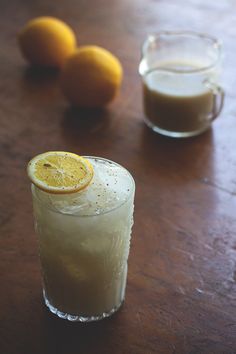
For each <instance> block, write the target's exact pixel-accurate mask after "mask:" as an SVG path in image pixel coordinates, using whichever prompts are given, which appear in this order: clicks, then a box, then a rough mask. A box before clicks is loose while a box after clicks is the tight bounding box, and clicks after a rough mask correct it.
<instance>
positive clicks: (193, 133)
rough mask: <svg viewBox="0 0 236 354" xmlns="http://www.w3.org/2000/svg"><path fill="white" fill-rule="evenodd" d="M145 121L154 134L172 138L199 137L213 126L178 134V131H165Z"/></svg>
mask: <svg viewBox="0 0 236 354" xmlns="http://www.w3.org/2000/svg"><path fill="white" fill-rule="evenodd" d="M144 121H145V123H146V125H147V126H148V127H149V128H151V129H152V130H153V131H154V132H156V133H159V134H161V135H165V136H168V137H170V138H190V137H191V136H197V135H200V134H202V133H204V132H205V131H206V130H208V129H209V128H210V126H211V125H206V126H204V127H203V128H201V129H199V130H194V131H188V132H177V131H171V130H165V129H162V128H159V127H157V126H156V125H154V124H153V123H151V122H150V121H149V120H147V119H145V120H144Z"/></svg>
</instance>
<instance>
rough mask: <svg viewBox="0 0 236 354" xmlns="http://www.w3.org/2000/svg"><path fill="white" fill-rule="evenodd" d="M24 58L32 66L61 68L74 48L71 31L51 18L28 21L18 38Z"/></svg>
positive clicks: (74, 41)
mask: <svg viewBox="0 0 236 354" xmlns="http://www.w3.org/2000/svg"><path fill="white" fill-rule="evenodd" d="M18 41H19V46H20V49H21V52H22V54H23V56H24V58H25V59H26V60H27V61H28V62H30V63H31V64H33V65H39V66H52V67H61V66H62V65H63V64H64V62H65V60H66V58H67V57H68V56H69V55H71V54H72V53H73V52H74V50H75V48H76V38H75V34H74V32H73V31H72V29H71V28H70V27H69V26H68V25H67V24H66V23H64V22H62V21H61V20H58V19H56V18H53V17H38V18H35V19H33V20H31V21H29V22H28V23H27V24H26V25H25V27H24V28H23V29H22V30H21V31H20V33H19V36H18Z"/></svg>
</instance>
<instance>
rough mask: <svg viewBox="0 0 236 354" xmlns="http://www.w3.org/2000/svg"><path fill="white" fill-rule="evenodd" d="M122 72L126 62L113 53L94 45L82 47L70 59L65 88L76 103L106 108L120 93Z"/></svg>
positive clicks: (67, 96) (63, 74) (68, 95)
mask: <svg viewBox="0 0 236 354" xmlns="http://www.w3.org/2000/svg"><path fill="white" fill-rule="evenodd" d="M122 74H123V70H122V65H121V63H120V61H119V60H118V58H117V57H116V56H114V55H113V54H112V53H111V52H109V51H108V50H106V49H104V48H101V47H98V46H94V45H87V46H82V47H80V48H78V49H77V50H76V51H75V52H74V54H72V55H71V56H70V57H69V58H68V59H67V61H66V63H65V65H64V67H63V69H62V74H61V87H62V91H63V93H64V95H65V96H66V98H67V99H68V101H69V102H70V103H72V104H73V105H76V106H80V107H103V106H105V105H106V104H108V103H109V102H111V101H112V100H113V99H114V97H115V96H116V95H117V93H118V91H119V88H120V85H121V81H122Z"/></svg>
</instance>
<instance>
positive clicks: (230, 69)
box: [0, 0, 236, 354]
mask: <svg viewBox="0 0 236 354" xmlns="http://www.w3.org/2000/svg"><path fill="white" fill-rule="evenodd" d="M41 15H51V16H56V17H59V18H61V19H62V20H64V21H66V22H67V23H68V24H69V25H71V26H72V28H73V29H74V31H75V32H76V35H77V38H78V41H79V44H97V45H100V46H103V47H105V48H107V49H108V50H110V51H112V52H113V53H114V54H115V55H117V56H118V57H119V59H120V60H121V62H122V64H123V67H124V74H125V75H124V81H123V85H122V90H121V94H120V95H119V97H117V99H116V100H115V101H114V102H113V103H112V104H111V105H110V106H109V107H107V108H106V109H104V110H93V111H82V110H76V109H73V108H71V107H69V106H68V104H67V103H66V102H65V101H64V99H63V97H62V95H61V93H60V90H59V86H58V80H59V77H58V73H56V72H52V71H39V70H33V69H32V68H29V67H28V66H27V64H26V63H25V62H24V60H23V59H22V57H21V55H20V53H19V50H18V46H17V41H16V34H17V31H18V30H19V29H20V28H21V27H22V26H23V25H24V24H25V22H26V21H28V20H29V19H31V18H33V17H36V16H41ZM163 29H169V30H176V29H188V30H197V31H201V32H207V33H209V34H211V35H214V36H217V37H218V38H220V39H221V40H222V41H223V44H224V54H225V55H224V63H223V69H224V70H223V78H222V81H223V85H224V87H225V90H226V100H225V106H224V109H223V112H222V114H221V116H220V117H219V118H218V119H217V120H216V121H215V122H214V124H213V127H212V129H211V130H210V131H208V132H206V133H205V134H203V135H201V136H199V137H196V138H191V139H186V140H174V139H169V138H164V137H161V136H159V135H157V134H154V133H153V132H151V131H150V130H149V129H148V128H146V126H145V125H144V123H143V112H142V96H141V83H140V78H139V76H138V73H137V68H138V63H139V60H140V47H141V43H142V42H143V40H144V39H145V37H146V35H147V34H148V33H151V32H156V31H159V30H163ZM235 63H236V2H235V1H234V0H222V1H213V0H204V1H203V0H189V1H184V0H178V1H174V0H165V1H164V0H159V1H158V0H156V1H155V0H94V1H86V0H66V1H65V0H64V1H63V0H57V1H46V0H34V1H30V0H28V1H27V0H12V1H6V0H1V6H0V154H1V157H0V159H1V160H0V161H1V169H0V182H1V183H0V186H1V195H0V201H1V208H0V227H1V232H0V353H1V354H49V353H50V354H51V353H55V354H60V353H66V354H74V353H76V354H78V353H81V354H92V353H93V354H153V353H158V354H162V353H163V354H164V353H166V354H171V353H172V354H174V353H175V354H185V353H186V354H195V353H200V354H234V353H236V138H235V137H236V93H235V92H236V91H235V83H236V78H235V77H236V69H235V68H236V65H235ZM47 150H67V151H73V152H76V153H80V154H83V155H97V156H103V157H106V158H109V159H112V160H114V161H117V162H119V163H121V164H122V165H124V166H125V167H127V168H128V169H129V170H130V171H131V173H132V174H133V176H134V178H135V181H136V186H137V193H136V201H135V224H134V228H133V236H132V244H131V252H130V258H129V275H128V285H127V293H126V301H125V304H124V306H123V307H122V309H121V310H120V311H119V312H118V313H117V314H116V315H114V316H113V317H111V318H110V319H107V320H104V321H102V322H98V323H92V324H87V325H83V324H79V323H69V322H66V321H64V320H61V319H58V318H56V317H55V316H54V315H52V314H50V313H49V312H48V310H47V309H46V308H45V306H44V304H43V301H42V293H41V279H40V266H39V260H38V251H37V241H36V237H35V233H34V230H33V217H32V204H31V194H30V184H29V181H28V179H27V177H26V172H25V168H26V163H27V162H28V160H29V159H30V158H31V157H32V156H34V155H36V154H38V153H41V152H44V151H47Z"/></svg>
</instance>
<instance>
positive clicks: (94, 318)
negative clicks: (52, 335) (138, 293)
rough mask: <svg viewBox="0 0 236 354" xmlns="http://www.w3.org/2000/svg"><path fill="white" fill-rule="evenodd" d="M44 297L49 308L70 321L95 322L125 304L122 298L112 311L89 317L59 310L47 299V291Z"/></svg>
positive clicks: (108, 315)
mask: <svg viewBox="0 0 236 354" xmlns="http://www.w3.org/2000/svg"><path fill="white" fill-rule="evenodd" d="M43 298H44V302H45V305H46V306H47V307H48V308H49V310H50V311H51V312H52V313H54V314H55V315H57V316H58V317H60V318H62V319H64V320H68V321H72V322H93V321H100V320H103V319H104V318H106V317H110V316H111V315H113V314H114V313H115V312H116V311H118V310H119V308H120V307H121V305H122V304H123V302H124V300H122V301H121V302H120V304H119V305H118V306H116V307H114V308H113V309H112V310H111V311H109V312H103V313H102V314H101V315H99V316H89V317H84V316H78V315H71V314H69V313H65V312H62V311H60V310H58V309H57V308H56V307H54V306H52V305H51V304H50V302H49V300H48V299H47V297H46V295H45V291H43Z"/></svg>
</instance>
